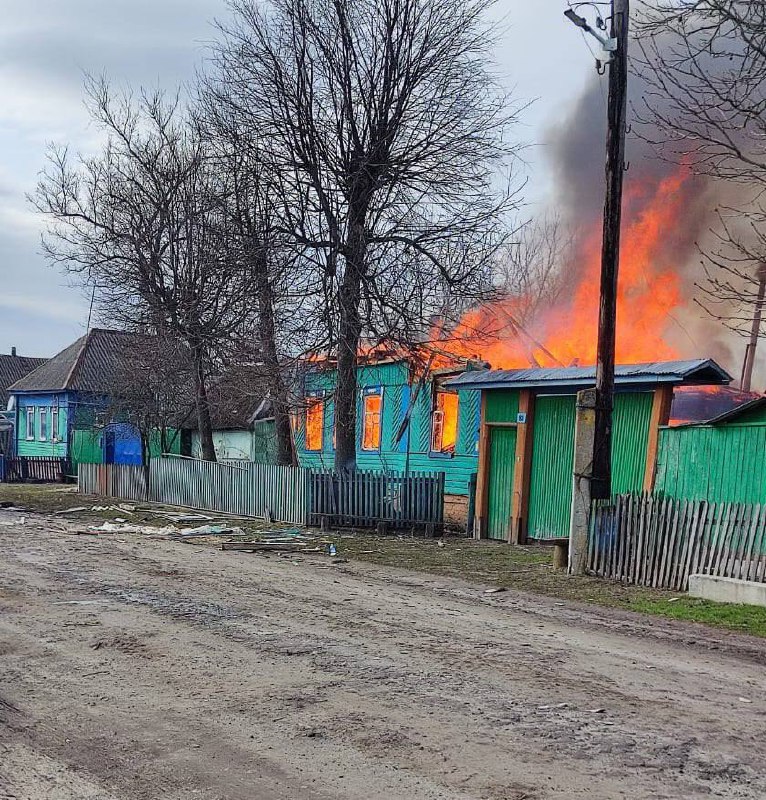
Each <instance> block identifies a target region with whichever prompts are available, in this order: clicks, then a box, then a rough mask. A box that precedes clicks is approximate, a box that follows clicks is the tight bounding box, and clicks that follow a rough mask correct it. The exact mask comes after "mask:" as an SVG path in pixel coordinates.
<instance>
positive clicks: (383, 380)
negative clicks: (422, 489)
mask: <svg viewBox="0 0 766 800" xmlns="http://www.w3.org/2000/svg"><path fill="white" fill-rule="evenodd" d="M357 386H358V394H357V404H356V420H357V423H356V461H357V467H358V468H359V469H363V470H373V471H383V472H397V473H404V472H444V474H445V489H446V492H447V494H455V495H467V494H468V484H469V480H470V477H471V475H472V474H473V473H475V472H476V469H477V466H478V442H479V403H480V392H478V391H474V390H460V391H459V392H458V397H459V399H458V427H457V443H456V447H455V452H454V453H449V454H447V453H433V452H431V425H432V411H433V403H434V385H433V381H432V380H429V381H427V382H425V383H424V384H423V385H422V386H421V388H420V391H419V392H417V397H415V399H414V404H413V407H412V409H411V411H410V416H409V425H408V426H407V428H406V430H405V432H404V435H403V436H402V437H401V439H400V440H399V441H398V442H397V441H396V436H397V433H398V431H399V429H400V427H401V425H402V422H403V421H404V420H405V418H406V416H407V413H408V410H409V409H410V405H411V403H412V398H413V397H414V396H415V394H416V390H417V381H414V382H413V379H412V376H411V371H410V367H409V364H408V363H407V362H406V361H397V362H390V363H382V364H371V365H364V366H360V367H358V368H357ZM376 388H379V389H380V391H381V393H382V412H381V437H380V449H379V450H378V451H374V452H373V451H367V450H363V449H362V412H363V397H364V394H365V390H374V389H376ZM303 390H304V396H305V397H307V398H311V397H320V398H321V399H322V400H323V402H324V409H323V431H322V449H321V450H315V451H310V450H307V449H306V414H305V412H302V413H301V414H300V415H299V418H298V422H297V425H296V426H295V444H296V450H297V453H298V461H299V463H300V464H301V466H305V467H312V468H316V469H332V468H333V466H334V461H335V449H334V447H333V428H334V420H335V402H334V391H335V372H334V371H333V370H322V369H319V368H317V369H315V370H312V371H310V372H308V373H307V374H306V376H305V378H304V385H303Z"/></svg>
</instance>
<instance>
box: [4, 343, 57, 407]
mask: <svg viewBox="0 0 766 800" xmlns="http://www.w3.org/2000/svg"><path fill="white" fill-rule="evenodd" d="M47 360H48V359H47V358H30V357H29V356H17V355H0V411H4V410H5V408H6V407H7V405H8V387H9V386H11V385H12V384H13V383H15V382H16V381H18V380H21V379H22V378H23V377H24V376H25V375H28V374H29V373H30V372H32V370H34V369H37V368H38V367H41V366H42V365H43V364H44V363H45V362H46V361H47Z"/></svg>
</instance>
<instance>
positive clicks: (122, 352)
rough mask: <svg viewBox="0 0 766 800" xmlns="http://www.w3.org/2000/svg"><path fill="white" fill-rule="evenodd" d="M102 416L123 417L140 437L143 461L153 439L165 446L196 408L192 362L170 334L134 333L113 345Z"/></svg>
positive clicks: (117, 419) (168, 447)
mask: <svg viewBox="0 0 766 800" xmlns="http://www.w3.org/2000/svg"><path fill="white" fill-rule="evenodd" d="M115 347H116V348H117V351H116V352H114V353H112V360H113V368H112V370H111V374H110V375H109V378H110V390H111V391H110V395H109V396H108V397H107V398H106V405H105V407H104V409H103V411H104V413H103V418H104V420H105V422H106V423H107V424H108V423H112V422H126V423H129V424H130V425H131V426H132V427H133V428H135V429H136V430H137V431H138V433H139V436H140V438H141V449H142V455H143V463H144V464H145V465H147V464H148V463H149V461H150V458H151V452H152V445H153V444H155V445H159V449H160V450H161V452H163V453H166V452H170V451H171V449H172V445H173V444H174V443H175V442H176V441H177V440H178V438H179V437H180V436H181V429H182V427H187V426H188V422H189V420H191V419H193V417H194V414H195V404H194V392H193V371H194V370H193V364H192V362H191V359H190V358H189V351H188V349H187V348H186V347H184V346H183V345H182V344H181V343H179V341H178V340H177V339H175V338H167V337H161V336H156V335H147V334H134V335H132V336H125V337H124V339H123V340H121V341H118V342H117V343H116V345H115Z"/></svg>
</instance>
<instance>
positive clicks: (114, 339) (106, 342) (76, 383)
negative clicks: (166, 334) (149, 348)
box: [9, 328, 145, 394]
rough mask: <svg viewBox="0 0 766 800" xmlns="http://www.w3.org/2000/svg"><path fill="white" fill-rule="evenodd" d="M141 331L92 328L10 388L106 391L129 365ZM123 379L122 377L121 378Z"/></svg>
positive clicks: (21, 389)
mask: <svg viewBox="0 0 766 800" xmlns="http://www.w3.org/2000/svg"><path fill="white" fill-rule="evenodd" d="M143 338H145V337H143V336H141V335H140V334H134V333H127V332H125V331H110V330H104V329H102V328H94V329H93V330H91V331H90V332H89V333H87V334H86V335H85V336H81V337H80V338H79V339H78V340H77V341H76V342H73V343H72V344H70V345H69V347H67V348H66V349H64V350H62V351H61V352H60V353H58V354H57V355H55V356H53V358H51V359H50V360H49V361H47V362H45V363H44V364H43V365H42V366H39V367H37V369H35V370H34V371H33V372H30V373H29V374H28V375H26V376H24V377H23V378H21V379H20V380H17V381H16V382H15V383H14V384H13V385H12V386H10V387H9V389H10V391H13V392H63V391H74V392H86V393H91V394H108V393H109V391H110V390H111V389H113V388H114V385H115V383H116V382H118V381H119V376H120V375H121V374H122V375H123V376H124V374H125V370H126V369H130V367H129V358H128V356H129V354H130V352H131V350H132V349H133V347H134V346H135V345H136V343H137V341H138V340H139V339H143ZM123 380H124V378H123Z"/></svg>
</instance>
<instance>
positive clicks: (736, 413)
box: [679, 397, 766, 427]
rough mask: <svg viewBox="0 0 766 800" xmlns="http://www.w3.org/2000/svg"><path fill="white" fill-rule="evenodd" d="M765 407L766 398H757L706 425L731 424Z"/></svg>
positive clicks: (711, 420)
mask: <svg viewBox="0 0 766 800" xmlns="http://www.w3.org/2000/svg"><path fill="white" fill-rule="evenodd" d="M765 406H766V397H756V398H755V399H754V400H751V401H750V402H749V403H743V404H742V405H741V406H737V407H736V408H731V409H729V410H728V411H724V413H723V414H719V415H718V416H717V417H713V418H712V419H709V420H708V421H707V423H705V424H707V425H718V424H719V423H720V422H730V421H731V420H733V419H736V418H737V417H740V416H742V415H743V414H747V413H749V412H751V411H756V410H758V409H759V408H764V407H765ZM679 427H680V426H679Z"/></svg>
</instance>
